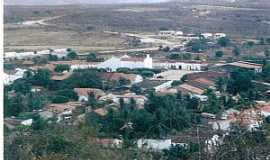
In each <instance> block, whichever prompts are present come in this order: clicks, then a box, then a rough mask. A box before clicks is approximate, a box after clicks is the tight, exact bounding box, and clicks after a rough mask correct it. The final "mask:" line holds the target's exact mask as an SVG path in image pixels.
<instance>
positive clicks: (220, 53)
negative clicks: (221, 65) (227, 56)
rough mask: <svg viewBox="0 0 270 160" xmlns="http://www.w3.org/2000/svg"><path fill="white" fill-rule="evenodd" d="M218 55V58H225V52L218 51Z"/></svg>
mask: <svg viewBox="0 0 270 160" xmlns="http://www.w3.org/2000/svg"><path fill="white" fill-rule="evenodd" d="M215 54H216V55H215V56H216V58H221V57H223V55H224V52H223V51H216V53H215Z"/></svg>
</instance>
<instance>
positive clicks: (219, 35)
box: [214, 33, 227, 39]
mask: <svg viewBox="0 0 270 160" xmlns="http://www.w3.org/2000/svg"><path fill="white" fill-rule="evenodd" d="M226 36H227V35H226V34H225V33H215V34H214V38H215V39H219V38H222V37H226Z"/></svg>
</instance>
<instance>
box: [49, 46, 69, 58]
mask: <svg viewBox="0 0 270 160" xmlns="http://www.w3.org/2000/svg"><path fill="white" fill-rule="evenodd" d="M50 54H51V55H55V56H57V58H64V57H67V54H68V51H67V48H61V49H54V50H51V51H50Z"/></svg>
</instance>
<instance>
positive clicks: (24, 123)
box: [21, 119, 33, 126]
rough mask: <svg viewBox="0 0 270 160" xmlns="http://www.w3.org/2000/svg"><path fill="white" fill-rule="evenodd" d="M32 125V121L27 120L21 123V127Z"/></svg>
mask: <svg viewBox="0 0 270 160" xmlns="http://www.w3.org/2000/svg"><path fill="white" fill-rule="evenodd" d="M32 123H33V119H27V120H23V121H22V122H21V125H24V126H31V125H32Z"/></svg>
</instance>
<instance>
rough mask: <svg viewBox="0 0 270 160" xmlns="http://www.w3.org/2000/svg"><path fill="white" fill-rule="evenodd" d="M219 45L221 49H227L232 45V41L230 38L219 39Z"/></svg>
mask: <svg viewBox="0 0 270 160" xmlns="http://www.w3.org/2000/svg"><path fill="white" fill-rule="evenodd" d="M218 44H219V45H220V46H221V47H227V46H228V45H229V44H230V39H229V38H228V37H221V38H219V39H218Z"/></svg>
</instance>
